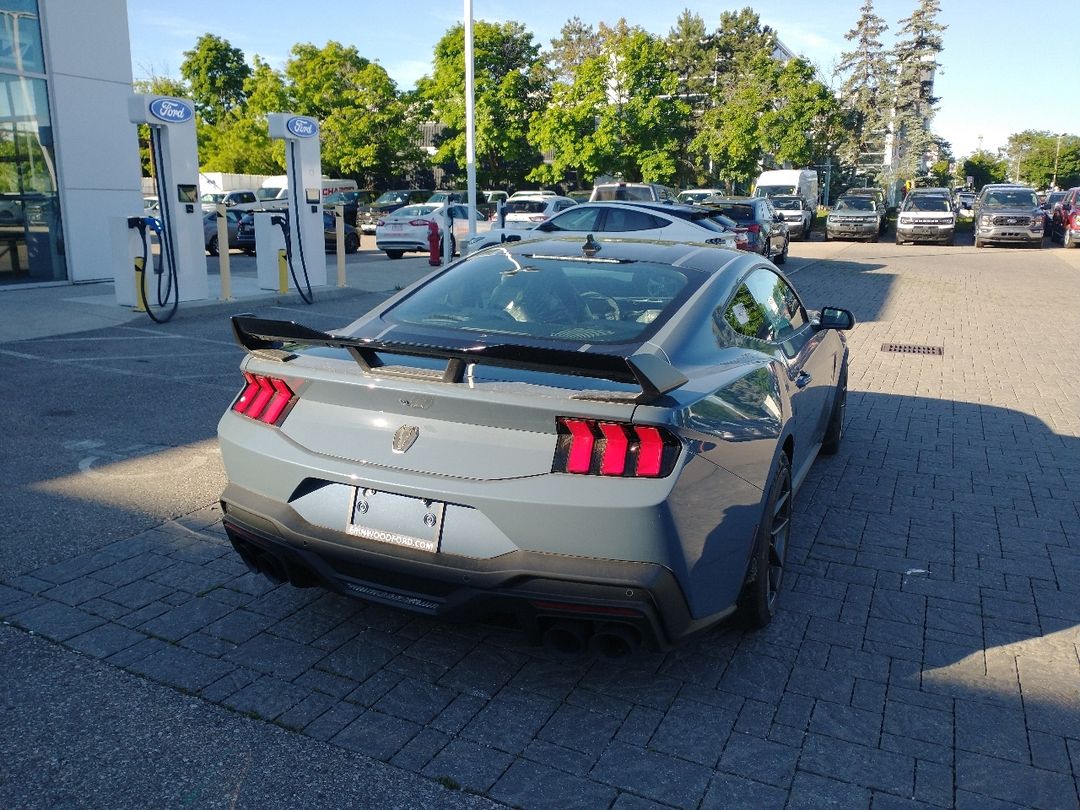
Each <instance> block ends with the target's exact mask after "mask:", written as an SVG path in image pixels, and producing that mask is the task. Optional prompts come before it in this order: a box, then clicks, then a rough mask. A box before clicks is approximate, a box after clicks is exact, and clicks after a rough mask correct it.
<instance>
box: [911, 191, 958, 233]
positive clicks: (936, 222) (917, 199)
mask: <svg viewBox="0 0 1080 810" xmlns="http://www.w3.org/2000/svg"><path fill="white" fill-rule="evenodd" d="M942 191H943V192H944V193H942V194H935V193H930V192H923V191H912V192H911V193H910V194H908V196H907V198H906V199H905V200H904V204H903V205H901V206H900V212H899V214H898V215H897V218H896V244H898V245H902V244H904V243H905V242H940V243H941V244H943V245H951V244H952V241H953V234H954V233H955V232H956V211H955V210H954V209H953V206H952V202H951V201H950V200H949V197H948V189H942Z"/></svg>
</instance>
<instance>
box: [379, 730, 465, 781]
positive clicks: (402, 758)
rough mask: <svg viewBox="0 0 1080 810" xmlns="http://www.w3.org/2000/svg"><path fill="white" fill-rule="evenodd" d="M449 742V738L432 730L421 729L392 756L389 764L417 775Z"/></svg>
mask: <svg viewBox="0 0 1080 810" xmlns="http://www.w3.org/2000/svg"><path fill="white" fill-rule="evenodd" d="M449 742H450V737H449V736H447V735H446V734H443V733H442V732H441V731H436V730H435V729H433V728H422V729H420V731H419V732H418V733H417V735H416V736H415V737H413V738H412V739H411V740H409V741H408V742H407V743H405V746H404V747H403V748H402V749H401V750H400V751H398V752H397V753H396V754H394V756H393V757H391V759H390V764H391V765H394V766H396V767H398V768H402V769H404V770H407V771H413V772H417V773H419V772H420V771H421V770H423V768H424V766H425V765H427V764H428V763H429V762H431V760H432V759H433V758H434V757H435V755H436V754H438V753H439V751H441V750H442V749H443V748H445V747H446V745H447V743H449Z"/></svg>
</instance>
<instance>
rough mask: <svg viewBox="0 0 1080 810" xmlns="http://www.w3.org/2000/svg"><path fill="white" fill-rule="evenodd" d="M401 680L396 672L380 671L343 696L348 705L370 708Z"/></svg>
mask: <svg viewBox="0 0 1080 810" xmlns="http://www.w3.org/2000/svg"><path fill="white" fill-rule="evenodd" d="M401 680H402V678H401V675H399V674H398V673H396V672H392V671H390V670H388V669H380V670H379V671H378V672H376V673H375V674H374V675H372V676H371V677H370V678H368V679H367V680H366V681H364V682H363V683H361V684H359V685H358V686H357V687H356V688H355V689H354V690H352V691H351V692H349V694H348V695H346V696H345V699H346V700H348V701H349V702H350V703H358V704H360V705H361V706H367V707H369V708H370V707H371V706H374V705H375V704H376V703H378V702H379V701H380V700H382V698H383V696H384V695H385V694H386V693H387V692H389V691H390V690H391V689H393V688H394V687H395V686H397V685H398V684H399V683H400V682H401Z"/></svg>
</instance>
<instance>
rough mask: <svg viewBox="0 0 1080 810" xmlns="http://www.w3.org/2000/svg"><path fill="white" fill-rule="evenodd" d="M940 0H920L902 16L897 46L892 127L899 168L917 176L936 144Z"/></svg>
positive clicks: (902, 174) (902, 172)
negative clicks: (932, 126)
mask: <svg viewBox="0 0 1080 810" xmlns="http://www.w3.org/2000/svg"><path fill="white" fill-rule="evenodd" d="M940 11H941V8H940V4H939V2H938V0H920V2H919V5H918V7H917V8H916V9H915V11H913V12H912V13H911V16H910V17H905V18H904V19H902V20H900V22H899V25H900V28H899V29H898V30H897V36H898V37H899V39H898V41H897V43H896V46H895V47H894V48H893V60H894V65H895V67H894V69H895V75H896V78H895V92H894V94H893V116H894V117H893V121H892V131H893V134H894V136H895V138H896V144H897V145H896V147H895V152H896V159H897V165H896V171H897V174H898V175H899V177H901V178H905V179H907V178H910V179H914V178H915V177H916V176H917V175H919V174H925V172H926V159H927V157H928V155H929V153H930V152H931V147H932V146H933V145H934V136H933V134H932V132H931V129H930V124H931V121H932V120H933V118H934V112H935V111H936V109H937V107H936V105H937V102H938V99H937V97H936V96H934V95H933V89H934V75H935V73H936V72H937V69H938V67H939V66H940V63H939V61H938V57H939V55H940V54H941V51H942V49H943V47H944V46H943V42H942V36H941V35H942V33H944V31H945V26H944V25H941V24H940V23H939V22H938V21H937V16H938V13H939V12H940Z"/></svg>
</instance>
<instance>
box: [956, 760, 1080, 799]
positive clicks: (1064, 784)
mask: <svg viewBox="0 0 1080 810" xmlns="http://www.w3.org/2000/svg"><path fill="white" fill-rule="evenodd" d="M956 786H957V788H958V789H959V790H964V791H967V792H970V793H976V794H979V795H983V796H988V797H992V798H996V799H1003V800H1005V801H1009V802H1015V803H1016V804H1019V805H1023V806H1025V807H1035V808H1040V810H1051V808H1054V809H1055V810H1056V809H1057V808H1075V807H1077V806H1080V803H1078V801H1077V794H1076V783H1075V782H1074V781H1073V780H1072V779H1071V778H1070V777H1068V776H1066V775H1065V774H1061V773H1055V772H1053V771H1044V770H1041V769H1039V768H1033V767H1031V766H1030V765H1020V764H1017V763H1015V762H1010V761H1008V760H1004V759H997V758H995V757H988V756H984V755H982V754H971V753H968V752H966V751H957V752H956Z"/></svg>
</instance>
